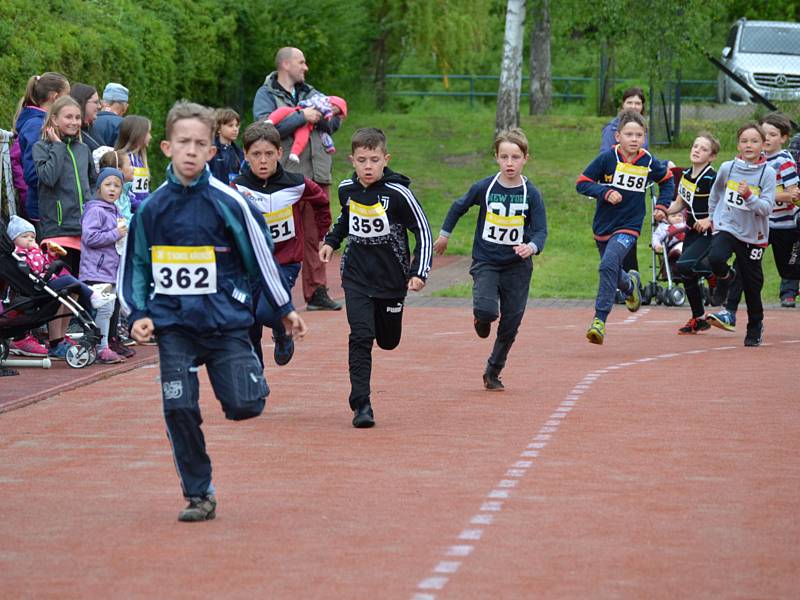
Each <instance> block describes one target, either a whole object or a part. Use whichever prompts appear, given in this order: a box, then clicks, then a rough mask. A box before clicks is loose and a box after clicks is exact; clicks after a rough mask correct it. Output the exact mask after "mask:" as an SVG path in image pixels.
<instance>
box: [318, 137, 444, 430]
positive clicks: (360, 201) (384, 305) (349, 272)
mask: <svg viewBox="0 0 800 600" xmlns="http://www.w3.org/2000/svg"><path fill="white" fill-rule="evenodd" d="M351 147H352V155H351V156H350V159H351V161H352V163H353V166H354V167H355V173H354V174H353V177H352V178H351V179H345V180H344V181H342V182H341V183H340V184H339V203H340V204H341V207H342V212H341V214H340V215H339V218H338V219H337V221H336V224H335V225H334V226H333V229H332V230H331V232H330V233H328V235H327V236H325V243H324V245H323V246H322V248H321V249H320V251H319V257H320V259H321V260H322V262H329V261H330V259H331V255H332V254H333V251H334V250H335V249H336V248H338V247H339V246H340V245H341V243H342V241H343V240H344V239H345V237H346V238H347V240H348V245H347V250H345V253H344V256H342V266H341V269H342V287H343V288H344V293H345V296H344V297H345V304H346V307H347V322H348V323H349V324H350V341H349V357H348V359H349V367H350V386H351V391H350V408H351V409H352V410H353V427H358V428H362V427H372V426H373V425H374V424H375V417H374V414H373V412H372V404H371V400H370V377H371V374H372V342H373V341H377V342H378V346H380V347H381V348H383V349H384V350H392V349H393V348H396V347H397V345H398V344H399V343H400V335H401V328H402V323H403V302H404V301H405V296H406V293H407V291H408V290H411V291H419V290H421V289H422V288H423V287H425V280H426V279H427V277H428V272H429V271H430V268H431V258H432V254H433V252H432V246H433V244H432V240H431V231H430V226H429V225H428V219H427V218H426V217H425V213H424V212H423V211H422V207H421V206H420V204H419V202H417V199H416V198H415V197H414V194H412V193H411V190H410V189H408V186H409V184H410V180H409V179H408V177H405V176H404V175H400V174H399V173H395V172H394V171H392V170H390V169H389V168H387V166H386V165H387V163H388V162H389V159H390V155H389V154H387V153H386V136H385V135H384V133H383V132H382V131H381V130H380V129H373V128H365V129H359V130H357V131H356V132H355V133H354V134H353V137H352V139H351ZM407 231H410V232H411V233H413V234H414V237H415V238H416V242H417V243H416V246H415V248H414V255H413V259H412V257H411V252H410V250H409V245H408V234H407Z"/></svg>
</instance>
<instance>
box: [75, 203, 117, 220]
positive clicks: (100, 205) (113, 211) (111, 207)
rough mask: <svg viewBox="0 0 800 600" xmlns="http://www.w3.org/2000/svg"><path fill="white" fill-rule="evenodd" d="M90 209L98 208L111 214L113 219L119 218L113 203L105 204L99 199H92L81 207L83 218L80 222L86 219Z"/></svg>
mask: <svg viewBox="0 0 800 600" xmlns="http://www.w3.org/2000/svg"><path fill="white" fill-rule="evenodd" d="M90 208H98V209H100V210H103V211H108V212H109V213H111V214H113V215H114V216H115V218H116V217H117V216H119V208H117V205H116V204H115V203H114V202H106V201H105V200H103V199H101V198H92V199H91V200H89V201H88V202H87V203H86V204H85V205H84V206H83V216H82V217H81V222H82V221H83V219H84V218H85V217H86V213H87V212H88V211H89V209H90Z"/></svg>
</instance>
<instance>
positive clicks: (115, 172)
mask: <svg viewBox="0 0 800 600" xmlns="http://www.w3.org/2000/svg"><path fill="white" fill-rule="evenodd" d="M109 177H117V178H119V184H120V185H122V183H123V182H124V181H125V176H124V175H123V174H122V171H120V170H119V169H115V168H113V167H105V168H104V169H101V170H100V174H99V175H98V176H97V187H95V189H96V190H99V189H100V184H101V183H103V180H104V179H107V178H109Z"/></svg>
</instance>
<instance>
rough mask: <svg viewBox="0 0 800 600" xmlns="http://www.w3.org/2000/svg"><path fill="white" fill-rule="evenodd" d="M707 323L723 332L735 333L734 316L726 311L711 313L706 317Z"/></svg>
mask: <svg viewBox="0 0 800 600" xmlns="http://www.w3.org/2000/svg"><path fill="white" fill-rule="evenodd" d="M708 322H709V323H711V324H712V325H713V326H714V327H719V328H720V329H724V330H725V331H736V315H735V314H734V313H730V312H728V311H727V310H721V311H720V312H715V313H711V314H710V315H708Z"/></svg>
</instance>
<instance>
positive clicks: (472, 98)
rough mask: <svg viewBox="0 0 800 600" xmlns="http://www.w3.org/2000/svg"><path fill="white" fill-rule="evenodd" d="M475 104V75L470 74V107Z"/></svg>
mask: <svg viewBox="0 0 800 600" xmlns="http://www.w3.org/2000/svg"><path fill="white" fill-rule="evenodd" d="M474 106H475V76H474V75H470V76H469V107H470V108H473V107H474Z"/></svg>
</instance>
